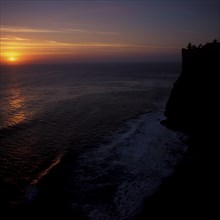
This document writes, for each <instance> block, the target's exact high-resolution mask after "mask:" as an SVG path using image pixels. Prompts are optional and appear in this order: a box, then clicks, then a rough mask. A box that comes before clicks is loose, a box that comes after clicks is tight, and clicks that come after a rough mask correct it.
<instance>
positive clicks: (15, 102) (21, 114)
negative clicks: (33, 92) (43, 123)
mask: <svg viewBox="0 0 220 220" xmlns="http://www.w3.org/2000/svg"><path fill="white" fill-rule="evenodd" d="M9 93H10V96H9V99H8V107H9V108H10V115H9V117H8V119H7V121H8V124H10V125H16V124H19V123H21V122H23V121H24V120H25V119H27V116H28V111H27V108H26V105H25V101H26V98H25V97H24V96H23V94H22V93H21V91H20V89H19V88H18V87H17V88H11V89H10V91H9Z"/></svg>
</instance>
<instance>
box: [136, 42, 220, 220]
mask: <svg viewBox="0 0 220 220" xmlns="http://www.w3.org/2000/svg"><path fill="white" fill-rule="evenodd" d="M189 45H190V44H189ZM219 58H220V43H218V42H217V41H213V42H212V43H207V44H206V45H204V46H199V47H195V46H191V45H190V46H188V48H187V49H182V72H181V74H180V76H179V78H178V79H177V81H176V82H175V84H174V86H173V89H172V91H171V94H170V97H169V99H168V102H167V105H166V108H165V116H166V118H167V119H166V120H165V121H163V122H162V123H163V124H165V125H166V126H168V127H169V128H171V129H174V130H180V131H183V132H185V133H186V134H187V135H188V137H189V138H188V146H189V147H188V151H187V152H186V154H185V156H184V158H183V160H182V161H181V163H179V164H178V165H177V166H176V168H175V171H174V173H173V175H172V176H170V177H169V178H167V179H164V181H163V184H161V187H160V189H159V190H158V191H157V192H156V193H155V194H154V195H152V196H151V197H150V198H147V199H146V200H145V205H144V208H143V212H142V213H141V214H140V216H138V218H137V219H138V220H145V219H157V218H158V219H159V218H160V217H161V214H162V216H163V218H169V219H178V218H184V219H187V218H189V216H190V217H191V218H195V219H198V218H204V217H205V218H207V219H212V218H213V219H214V218H215V217H214V216H216V215H217V214H218V204H217V202H216V201H217V200H216V199H217V198H218V197H217V192H218V191H219V185H218V184H217V183H218V179H219V169H218V167H219V153H218V152H219V150H218V148H219V144H218V143H219V140H218V134H217V130H218V127H219V124H218V121H217V119H218V118H219V117H218V115H219V112H218V110H217V109H218V103H219V94H220V93H219V90H220V86H219V80H218V78H219V77H218V75H219V73H220V62H219V61H220V59H219Z"/></svg>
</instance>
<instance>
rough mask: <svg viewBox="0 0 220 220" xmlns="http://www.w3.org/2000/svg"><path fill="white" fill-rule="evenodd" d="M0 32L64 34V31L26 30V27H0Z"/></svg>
mask: <svg viewBox="0 0 220 220" xmlns="http://www.w3.org/2000/svg"><path fill="white" fill-rule="evenodd" d="M0 32H5V33H66V32H65V31H64V30H53V29H38V28H26V27H14V26H3V27H0Z"/></svg>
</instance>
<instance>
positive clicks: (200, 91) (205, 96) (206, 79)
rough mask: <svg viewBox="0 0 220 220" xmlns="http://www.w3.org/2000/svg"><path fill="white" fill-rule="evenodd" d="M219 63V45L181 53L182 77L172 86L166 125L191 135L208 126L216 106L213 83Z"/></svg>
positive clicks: (219, 69)
mask: <svg viewBox="0 0 220 220" xmlns="http://www.w3.org/2000/svg"><path fill="white" fill-rule="evenodd" d="M219 61H220V43H218V42H213V43H208V44H206V45H205V46H203V47H199V48H188V49H182V73H181V75H180V77H179V78H178V80H177V81H176V82H175V84H174V87H173V89H172V91H171V94H170V97H169V100H168V102H167V105H166V109H165V116H166V117H167V124H168V125H170V126H171V127H173V128H175V129H179V130H183V131H185V132H187V133H190V134H195V133H196V132H197V129H199V130H201V128H204V126H205V125H206V126H207V125H211V123H212V121H211V120H210V119H211V118H210V116H212V115H213V110H214V109H213V108H214V106H215V105H216V103H217V102H218V100H214V98H217V87H216V82H215V80H217V76H218V75H219V73H220V62H219ZM218 90H219V89H218ZM209 114H210V115H209Z"/></svg>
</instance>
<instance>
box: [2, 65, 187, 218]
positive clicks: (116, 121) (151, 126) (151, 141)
mask: <svg viewBox="0 0 220 220" xmlns="http://www.w3.org/2000/svg"><path fill="white" fill-rule="evenodd" d="M180 70H181V66H180V64H178V63H100V64H97V63H87V64H86V63H76V64H62V65H61V64H60V65H58V64H56V65H55V64H53V65H49V64H48V65H20V66H18V65H13V66H1V73H0V144H1V147H0V186H1V187H0V193H1V198H0V199H1V201H0V202H1V207H2V208H3V210H5V211H6V212H8V214H10V212H11V211H12V210H13V214H14V213H18V214H20V215H25V214H26V215H28V214H31V215H33V216H38V217H39V216H45V215H48V216H50V217H54V216H56V217H57V216H60V217H62V219H77V220H80V219H91V220H101V219H105V220H108V219H111V220H116V219H117V220H124V219H135V216H136V215H137V213H138V212H139V211H140V209H141V206H142V203H143V200H144V198H146V197H147V196H149V195H151V194H153V193H154V192H155V191H156V190H157V188H158V187H159V186H160V184H161V181H162V179H163V178H164V177H166V176H169V175H170V174H171V173H172V171H173V168H174V166H175V164H176V163H177V162H178V161H179V160H180V159H181V157H182V154H183V153H184V151H185V150H186V146H185V144H184V136H183V134H181V133H177V132H174V131H171V130H168V129H167V128H165V127H164V126H162V125H161V124H160V121H161V120H162V119H163V118H164V116H163V112H164V108H165V104H166V101H167V99H168V96H169V94H170V91H171V89H172V85H173V83H174V82H175V80H176V79H177V77H178V75H179V74H180ZM27 213H28V214H27Z"/></svg>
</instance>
